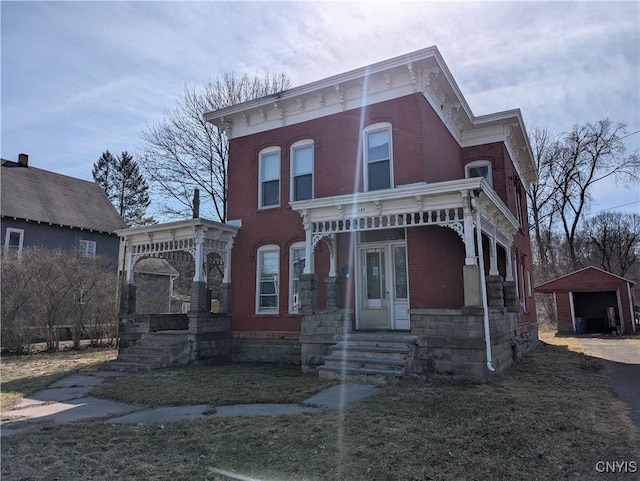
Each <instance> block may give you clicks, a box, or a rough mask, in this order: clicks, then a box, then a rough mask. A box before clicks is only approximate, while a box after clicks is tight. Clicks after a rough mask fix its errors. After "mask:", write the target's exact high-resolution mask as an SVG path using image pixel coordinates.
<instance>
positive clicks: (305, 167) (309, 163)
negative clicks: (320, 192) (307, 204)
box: [291, 140, 313, 201]
mask: <svg viewBox="0 0 640 481" xmlns="http://www.w3.org/2000/svg"><path fill="white" fill-rule="evenodd" d="M312 198H313V141H312V140H300V141H298V142H296V143H295V144H293V145H292V146H291V200H294V201H295V200H307V199H312Z"/></svg>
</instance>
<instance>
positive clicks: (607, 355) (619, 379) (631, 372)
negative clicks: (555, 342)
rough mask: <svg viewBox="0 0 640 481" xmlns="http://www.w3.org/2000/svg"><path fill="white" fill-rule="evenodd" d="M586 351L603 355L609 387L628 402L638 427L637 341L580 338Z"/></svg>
mask: <svg viewBox="0 0 640 481" xmlns="http://www.w3.org/2000/svg"><path fill="white" fill-rule="evenodd" d="M580 342H581V343H582V345H583V346H584V348H585V350H586V351H587V354H589V355H590V356H593V357H599V358H600V359H604V360H605V362H604V364H605V368H606V370H607V374H608V375H609V383H610V385H611V389H612V390H613V392H614V393H615V394H616V396H618V398H619V399H620V400H621V401H623V402H624V403H625V404H627V406H629V411H630V415H631V420H632V421H633V422H634V424H635V425H636V426H637V427H638V429H640V342H639V340H638V339H637V338H636V339H633V340H632V339H620V338H618V339H616V338H581V339H580Z"/></svg>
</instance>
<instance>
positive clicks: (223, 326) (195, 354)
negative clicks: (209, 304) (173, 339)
mask: <svg viewBox="0 0 640 481" xmlns="http://www.w3.org/2000/svg"><path fill="white" fill-rule="evenodd" d="M188 332H189V342H190V343H191V354H190V359H189V362H190V363H196V362H199V361H219V362H224V361H229V360H230V353H231V319H230V318H229V317H228V316H227V315H226V314H212V313H208V314H196V313H189V331H188Z"/></svg>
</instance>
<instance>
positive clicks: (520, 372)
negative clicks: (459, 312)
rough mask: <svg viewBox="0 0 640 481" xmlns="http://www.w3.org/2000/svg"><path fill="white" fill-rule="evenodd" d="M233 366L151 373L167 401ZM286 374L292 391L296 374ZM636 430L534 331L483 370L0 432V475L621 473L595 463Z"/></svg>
mask: <svg viewBox="0 0 640 481" xmlns="http://www.w3.org/2000/svg"><path fill="white" fill-rule="evenodd" d="M245 367H246V368H247V369H244V367H242V366H235V367H233V366H227V367H226V368H225V369H229V373H228V376H221V375H219V374H220V371H216V369H219V368H217V367H215V366H199V367H195V368H185V369H184V373H183V374H180V375H177V374H172V375H171V376H165V377H166V379H167V382H168V384H167V385H168V386H171V387H170V389H167V391H176V393H173V394H171V396H174V399H176V401H174V402H177V400H178V399H179V396H178V395H177V391H179V389H176V386H179V385H180V383H177V384H174V383H173V380H172V378H173V377H182V378H183V379H189V377H190V376H191V374H190V373H189V371H191V370H193V372H197V378H198V379H200V382H201V383H207V384H211V385H217V386H222V385H224V384H226V383H229V382H231V379H232V378H233V377H234V376H233V375H232V374H233V370H234V369H235V368H237V371H236V373H237V375H236V377H237V378H238V379H239V380H240V381H241V380H242V379H244V380H248V379H250V377H248V376H249V373H248V372H247V371H248V370H251V369H254V368H250V367H249V366H245ZM177 371H180V370H176V371H173V370H168V371H165V374H166V373H171V372H177ZM207 372H209V375H208V376H207ZM161 373H162V371H160V372H158V373H152V375H151V376H152V377H151V378H148V379H154V378H153V376H155V375H157V376H160V375H161ZM215 373H217V374H218V375H217V376H216V375H215ZM147 376H148V375H147ZM125 379H129V380H134V379H136V378H134V377H129V378H125ZM138 379H139V380H140V381H142V380H143V379H144V377H139V378H138ZM161 379H162V378H157V379H155V382H153V383H151V384H156V385H157V386H161V385H162V381H161ZM194 379H195V376H194ZM294 379H295V378H294ZM299 381H300V380H299ZM234 382H235V381H234ZM269 382H271V381H269ZM274 382H277V381H274ZM286 382H287V383H290V384H288V385H289V386H290V388H288V389H289V390H291V391H292V392H297V391H298V389H297V387H296V383H297V382H298V381H295V380H286ZM116 384H117V383H116ZM302 384H303V383H301V385H302ZM187 387H188V388H189V389H190V388H193V387H194V384H193V383H192V384H187V383H185V391H187V390H188V389H187ZM145 389H146V388H145ZM233 390H234V389H233V388H230V389H227V388H221V389H220V391H221V392H222V391H224V392H227V393H231V392H233ZM256 390H259V389H254V391H256ZM129 391H132V390H131V389H129ZM202 392H204V391H202ZM151 393H153V394H151ZM158 395H161V397H162V393H161V391H159V390H157V389H156V390H151V391H147V396H158ZM255 395H257V394H255ZM168 396H169V394H167V395H166V396H165V397H168ZM190 396H191V395H187V394H185V397H184V399H185V400H189V402H191V397H190ZM267 397H268V396H267ZM252 399H253V400H255V399H256V398H254V397H253V396H251V395H250V396H249V397H247V398H246V401H247V402H250V400H252ZM278 399H281V398H278ZM266 401H267V399H266V398H265V402H266ZM269 401H275V399H269ZM155 403H156V401H151V400H148V402H147V404H150V405H151V404H155ZM639 442H640V437H639V436H638V432H637V430H636V429H635V428H634V427H633V425H632V424H631V423H630V421H629V417H628V415H627V412H626V408H625V407H624V406H623V405H622V404H621V403H620V402H619V401H618V400H616V399H615V398H614V397H613V396H612V394H611V393H610V392H609V389H608V382H607V379H606V376H605V371H604V369H602V364H601V363H600V361H599V360H597V359H594V358H591V357H588V356H585V355H583V354H580V353H576V352H571V351H569V350H567V349H566V348H565V347H562V346H552V345H542V346H541V347H539V348H538V349H537V350H535V351H534V352H532V353H531V354H530V355H528V356H526V357H525V359H524V360H523V361H522V362H520V363H518V364H517V365H516V366H514V367H513V368H512V369H510V370H509V371H508V372H507V373H505V374H504V375H501V376H499V377H498V378H497V379H495V380H494V381H493V382H491V383H489V384H485V385H477V384H466V383H453V382H445V381H435V380H424V379H420V378H409V379H406V380H404V381H402V382H399V383H397V384H395V385H392V386H388V387H386V388H384V389H381V390H380V391H379V392H378V393H377V394H375V395H373V396H371V397H369V398H367V399H365V400H363V401H361V402H358V403H354V404H352V405H350V406H349V407H348V408H347V409H345V410H342V411H327V412H323V413H319V414H304V415H288V416H279V417H267V416H264V417H245V418H217V417H215V416H209V417H206V418H205V419H200V420H192V421H180V422H174V423H167V424H164V425H159V424H148V425H121V424H118V425H111V424H109V423H108V422H107V423H98V422H82V423H76V424H70V425H65V426H58V427H48V428H47V427H45V428H41V429H39V430H37V431H32V432H30V433H24V434H18V435H14V436H10V437H7V438H5V439H3V441H2V461H3V462H2V479H3V480H8V481H11V480H23V479H29V480H45V479H46V480H49V479H64V480H71V481H73V480H112V479H117V480H158V481H161V480H171V481H175V480H210V481H223V480H225V481H226V480H227V479H242V478H241V477H235V478H227V477H224V476H221V475H220V474H218V471H217V470H226V471H232V472H235V473H238V475H242V476H248V477H251V478H253V479H256V480H309V481H311V480H318V481H331V480H335V481H342V480H356V481H357V480H363V481H365V480H367V481H368V480H394V481H395V480H456V481H459V480H489V479H495V480H536V481H537V480H541V479H549V480H555V479H565V480H580V481H596V480H597V481H601V480H606V479H632V478H633V475H629V474H627V475H626V476H627V478H625V477H624V475H622V477H621V475H620V474H602V473H600V472H598V470H597V469H596V467H597V465H596V463H598V461H604V462H606V461H610V462H614V461H624V460H626V461H629V462H631V461H635V462H639V461H640V460H638V457H637V446H638V443H639ZM600 466H601V465H600ZM245 479H246V478H245Z"/></svg>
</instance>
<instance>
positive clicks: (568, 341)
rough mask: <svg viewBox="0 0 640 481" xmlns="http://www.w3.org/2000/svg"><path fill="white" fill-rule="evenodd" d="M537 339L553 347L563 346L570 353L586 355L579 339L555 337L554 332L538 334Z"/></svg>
mask: <svg viewBox="0 0 640 481" xmlns="http://www.w3.org/2000/svg"><path fill="white" fill-rule="evenodd" d="M538 337H539V338H540V340H541V341H542V342H545V343H547V344H552V345H554V346H565V347H566V348H567V349H569V350H570V351H573V352H581V353H583V354H585V353H586V350H585V348H584V346H583V345H582V343H581V342H580V339H579V338H577V337H570V336H556V333H555V331H554V332H551V331H545V332H539V333H538Z"/></svg>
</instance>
